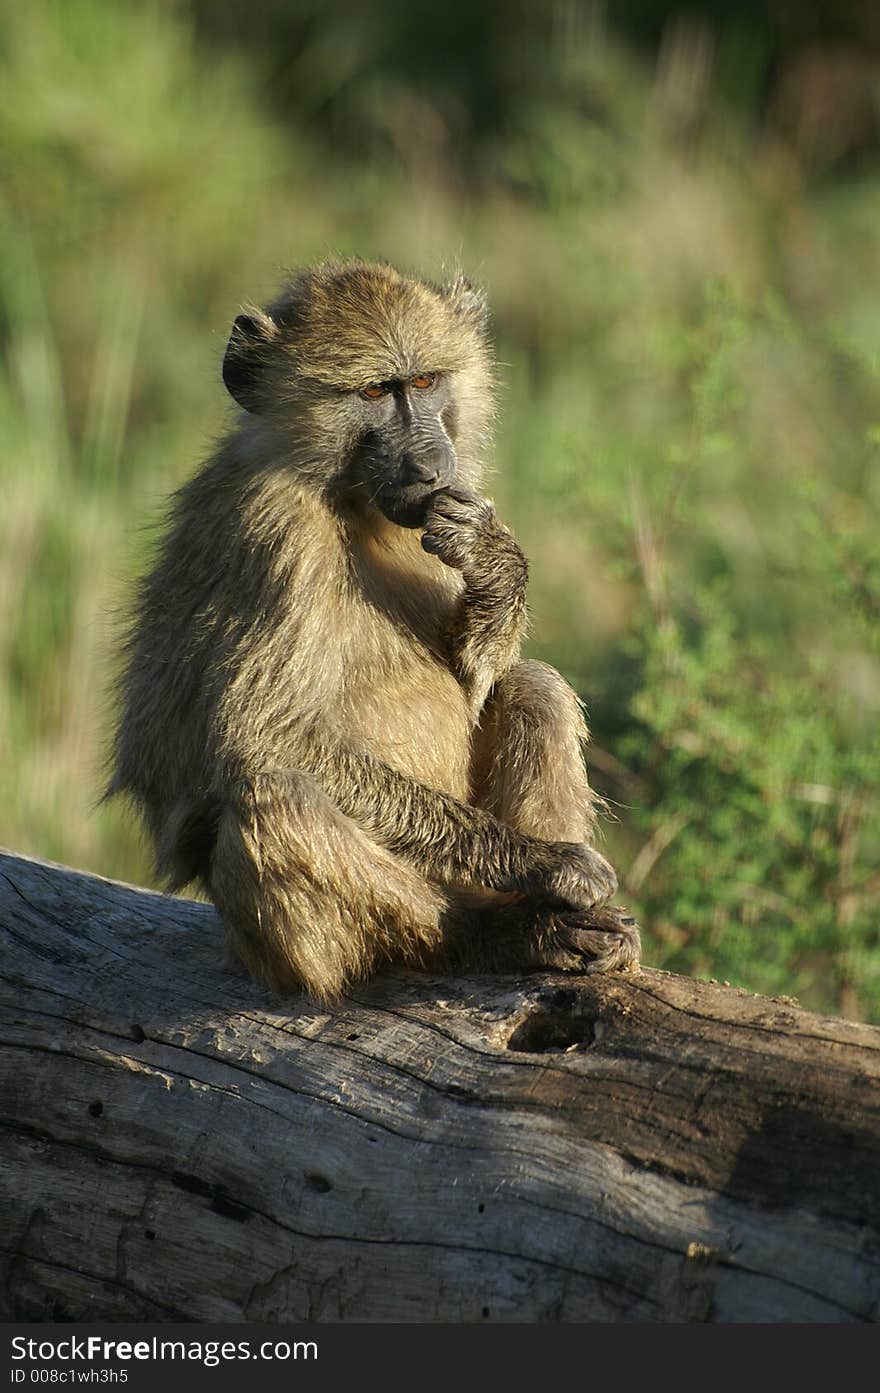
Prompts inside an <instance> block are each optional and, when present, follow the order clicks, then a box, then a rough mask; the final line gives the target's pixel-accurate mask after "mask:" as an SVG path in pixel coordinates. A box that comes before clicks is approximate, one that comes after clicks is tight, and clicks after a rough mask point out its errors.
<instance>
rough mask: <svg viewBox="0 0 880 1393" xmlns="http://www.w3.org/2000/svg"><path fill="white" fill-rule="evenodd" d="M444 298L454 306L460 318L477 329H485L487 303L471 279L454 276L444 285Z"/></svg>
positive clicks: (487, 312) (487, 318)
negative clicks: (451, 280)
mask: <svg viewBox="0 0 880 1393" xmlns="http://www.w3.org/2000/svg"><path fill="white" fill-rule="evenodd" d="M445 294H446V298H447V299H448V300H449V301H450V303H451V304H452V305H453V306H454V308H455V310H456V311H457V313H458V314H460V315H461V317H462V319H466V320H467V321H468V323H470V324H473V325H475V326H476V328H478V329H485V328H486V326H487V325H488V323H489V305H488V302H487V300H486V296H485V295H484V293H483V291H482V290H480V289H479V287H478V286H476V285H474V283H473V281H469V280H468V279H467V277H466V276H456V278H455V280H454V281H453V282H452V283H451V284H450V285H448V286H447V287H446V291H445Z"/></svg>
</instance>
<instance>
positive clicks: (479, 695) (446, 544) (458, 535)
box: [422, 488, 529, 712]
mask: <svg viewBox="0 0 880 1393" xmlns="http://www.w3.org/2000/svg"><path fill="white" fill-rule="evenodd" d="M422 546H423V547H424V549H425V551H429V552H431V553H433V555H435V556H438V557H439V558H440V560H441V561H443V562H445V563H446V565H447V566H452V567H454V568H455V569H456V570H460V571H461V573H462V578H463V579H464V593H463V595H462V598H461V602H460V604H459V607H458V610H457V611H456V614H455V616H454V618H453V621H452V626H451V629H450V632H449V635H448V645H449V650H450V657H451V660H452V663H453V665H454V667H455V669H456V671H457V673H458V675H459V677H460V679H461V682H462V684H463V686H464V687H465V689H466V691H467V692H468V695H469V697H470V699H471V705H472V709H473V710H474V711H475V712H479V711H481V710H482V707H483V703H484V702H485V700H486V697H487V695H488V693H489V691H490V690H491V688H492V687H493V686H494V684H495V682H497V680H498V678H499V677H502V676H503V675H504V673H505V672H507V671H509V669H510V668H511V667H512V666H513V664H514V663H515V662H516V660H517V658H518V657H519V648H520V642H521V640H522V636H523V632H524V630H525V625H526V582H527V580H528V572H529V568H528V562H527V561H526V558H525V556H524V555H523V553H522V551H521V550H520V547H519V545H518V543H517V541H516V539H515V537H514V536H513V534H512V533H511V532H510V531H509V529H508V528H506V527H505V526H504V524H503V523H502V522H501V521H500V520H499V518H498V515H497V513H496V512H495V509H494V507H493V506H492V504H491V503H490V502H489V501H488V499H485V498H481V497H480V496H479V495H478V494H476V493H472V492H471V491H470V490H466V489H460V488H451V489H442V490H441V491H440V492H439V493H436V494H434V496H433V498H432V500H431V506H430V508H429V511H428V515H427V518H426V522H425V533H424V536H423V538H422Z"/></svg>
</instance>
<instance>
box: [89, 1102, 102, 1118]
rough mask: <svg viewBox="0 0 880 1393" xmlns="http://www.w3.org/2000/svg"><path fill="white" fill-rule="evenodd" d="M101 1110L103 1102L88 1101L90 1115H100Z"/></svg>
mask: <svg viewBox="0 0 880 1393" xmlns="http://www.w3.org/2000/svg"><path fill="white" fill-rule="evenodd" d="M103 1111H104V1104H103V1103H98V1102H95V1103H89V1113H90V1114H91V1116H92V1117H100V1116H101V1113H102V1112H103Z"/></svg>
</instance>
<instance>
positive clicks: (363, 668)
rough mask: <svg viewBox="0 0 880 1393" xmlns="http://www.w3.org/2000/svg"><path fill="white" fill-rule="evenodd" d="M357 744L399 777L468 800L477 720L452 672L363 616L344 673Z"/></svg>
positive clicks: (348, 723) (381, 620) (390, 626)
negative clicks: (395, 770)
mask: <svg viewBox="0 0 880 1393" xmlns="http://www.w3.org/2000/svg"><path fill="white" fill-rule="evenodd" d="M341 696H342V701H341V708H342V709H341V715H342V719H343V722H344V725H345V728H346V730H347V731H348V732H349V734H350V737H351V739H352V740H353V741H354V742H356V743H357V744H359V745H362V746H363V748H365V749H367V750H369V751H370V753H372V754H374V755H376V756H377V758H379V759H382V760H384V761H385V762H386V763H387V764H390V765H391V766H392V767H393V768H394V769H397V770H399V771H400V772H401V773H403V774H408V775H409V776H410V777H411V778H413V779H417V780H418V781H419V782H420V783H423V784H428V785H429V786H430V787H431V788H436V789H440V790H442V791H444V792H446V793H451V794H454V795H455V797H457V798H463V799H467V797H468V791H469V766H470V751H471V734H472V720H471V715H470V712H469V709H468V703H467V699H466V696H465V693H464V691H463V689H462V687H461V685H460V684H459V682H458V680H457V679H456V677H455V676H454V674H453V673H452V671H451V670H450V668H449V667H448V666H447V665H446V664H445V663H444V662H443V661H442V660H441V659H440V658H439V657H438V656H436V655H435V653H433V652H432V651H431V650H430V649H429V648H428V647H427V646H426V645H425V644H424V643H423V642H422V641H421V639H420V638H417V637H416V636H415V635H413V634H407V633H406V632H405V631H401V630H400V629H399V628H397V627H396V626H395V624H394V623H392V621H391V620H390V619H388V617H387V616H384V615H382V614H376V613H375V612H374V613H371V614H364V615H363V616H361V622H360V624H359V625H358V626H356V627H355V631H354V642H353V643H352V645H351V647H350V650H349V652H348V653H347V654H346V660H345V661H344V667H343V681H342V692H341Z"/></svg>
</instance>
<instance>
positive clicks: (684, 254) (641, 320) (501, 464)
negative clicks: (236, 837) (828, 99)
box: [0, 0, 880, 1019]
mask: <svg viewBox="0 0 880 1393" xmlns="http://www.w3.org/2000/svg"><path fill="white" fill-rule="evenodd" d="M704 9H705V14H704V19H703V27H702V28H701V27H700V26H696V27H694V26H693V25H692V26H691V27H690V28H688V27H687V25H685V26H684V27H682V26H681V25H679V27H678V28H677V29H675V28H673V29H672V30H671V31H669V33H671V34H672V37H671V38H670V37H669V33H667V36H666V39H665V40H664V42H663V44H662V45H661V46H660V49H659V50H657V49H652V48H651V47H650V44H649V43H648V40H649V39H650V37H651V34H652V32H653V27H656V28H657V32H658V33H660V31H661V28H662V25H660V24H659V21H657V16H658V12H659V10H662V7H658V6H656V5H648V4H644V5H641V6H635V7H633V8H632V12H631V17H632V19H633V24H634V27H635V31H637V32H636V37H638V38H639V39H641V40H643V41H645V43H646V44H647V46H643V47H641V48H639V49H636V48H632V47H630V46H629V45H628V43H627V42H626V41H625V40H624V39H623V38H621V36H620V34H619V33H611V32H609V31H608V29H607V27H606V25H605V24H604V23H603V20H602V16H603V10H602V7H601V6H599V5H598V4H586V3H585V4H578V3H577V0H568V3H565V4H554V5H548V6H543V5H541V6H530V5H525V4H515V5H511V6H509V7H504V6H498V7H495V6H492V5H487V6H485V7H473V6H471V5H469V6H464V5H463V4H462V5H459V4H458V3H450V4H449V5H447V6H446V7H444V8H442V9H440V10H437V9H433V10H431V9H429V10H427V11H417V10H413V9H412V8H411V7H408V6H404V5H402V4H397V3H394V0H387V3H384V4H376V5H372V6H363V5H360V4H355V3H354V0H351V2H350V3H345V2H344V0H341V2H340V3H338V4H336V5H330V6H327V5H323V4H319V3H317V0H313V3H307V0H291V2H290V3H285V4H281V3H278V4H274V3H268V2H267V3H266V4H264V5H263V6H258V7H253V6H251V7H245V6H243V5H241V4H239V3H237V2H236V3H233V0H213V2H212V3H208V0H193V2H192V3H190V4H186V3H183V0H180V3H173V2H172V0H165V2H164V3H162V2H161V0H141V3H138V4H120V3H119V0H31V3H30V4H28V5H13V4H12V3H8V4H3V5H0V24H2V38H3V43H2V46H0V355H2V372H0V474H2V496H3V508H2V510H0V653H2V677H0V757H2V764H0V781H2V786H0V793H2V798H0V840H2V841H3V842H5V843H6V844H7V845H9V846H11V847H13V848H15V849H17V850H20V851H25V852H30V853H33V854H35V855H40V856H48V857H54V858H56V859H59V860H64V861H67V862H70V863H74V864H78V865H81V866H87V867H91V868H93V869H95V870H97V871H100V872H102V873H103V874H108V875H114V876H119V877H124V878H129V879H134V880H141V881H146V880H148V879H149V875H150V872H149V867H148V864H147V860H146V856H145V853H144V850H143V848H142V846H141V844H140V842H139V839H138V834H137V832H136V829H135V828H134V827H133V825H132V823H131V821H130V820H129V819H128V817H127V816H126V815H125V813H124V812H123V811H120V810H117V809H108V808H105V807H102V808H99V809H98V808H96V807H95V802H96V799H97V796H98V794H99V792H100V788H101V780H102V758H103V753H104V750H105V749H106V741H107V733H108V730H109V726H110V710H109V705H110V700H109V696H108V693H109V675H110V670H111V668H112V662H113V654H114V651H115V648H116V637H115V635H116V633H117V631H118V624H117V616H118V613H119V611H120V610H123V609H124V605H125V598H126V595H127V593H128V590H129V587H130V584H131V579H132V577H133V576H134V575H135V574H136V573H137V571H138V569H139V568H140V567H141V566H142V565H143V563H144V557H145V555H146V553H147V548H148V545H149V540H150V531H151V527H150V525H151V524H152V523H154V522H155V521H156V520H157V519H158V518H159V517H160V515H161V507H162V500H163V498H164V497H165V496H166V495H167V493H168V491H169V490H170V489H171V488H173V487H174V486H175V484H177V483H178V482H180V481H181V480H182V479H183V478H184V477H186V476H187V474H189V473H190V472H191V471H192V469H193V468H194V467H195V464H196V462H197V461H198V459H199V458H200V456H202V455H203V454H204V453H205V452H206V451H207V450H208V449H209V448H210V445H211V441H212V439H213V437H214V436H215V435H216V434H217V433H218V432H219V431H221V430H222V429H223V426H224V422H225V421H226V419H227V414H226V413H227V407H226V406H225V404H224V400H223V393H222V390H221V386H220V382H219V371H218V366H219V360H220V357H221V353H222V349H223V346H224V343H225V333H226V330H227V326H228V324H229V322H230V320H231V318H232V316H233V315H234V313H235V312H236V310H237V307H238V305H239V304H240V303H241V302H242V301H244V300H249V299H257V300H259V299H260V298H262V297H267V296H269V295H270V294H271V293H272V291H273V290H274V288H275V286H276V284H277V282H278V280H279V279H280V277H281V276H282V274H283V271H284V268H285V266H290V265H298V264H303V263H308V262H310V261H313V260H316V259H320V258H321V257H325V256H327V255H328V254H334V253H351V254H359V255H363V256H374V255H381V256H385V257H387V258H388V259H389V260H392V261H395V262H397V263H400V264H401V265H403V266H405V267H409V268H412V269H415V270H421V271H424V272H426V273H427V274H429V275H442V274H443V273H444V271H445V270H447V269H449V268H451V267H452V266H455V265H456V264H459V263H460V264H461V265H462V266H463V267H464V268H465V269H466V270H467V271H468V273H470V274H472V275H474V276H475V277H476V278H478V279H480V280H481V281H482V282H483V283H484V284H485V285H486V287H487V289H488V291H489V295H490V299H491V302H492V305H493V307H494V311H495V316H496V332H497V341H498V350H499V359H500V363H501V369H500V375H501V381H502V392H501V418H500V424H499V433H498V434H499V438H498V448H497V463H498V473H497V475H496V476H495V477H494V478H493V483H492V487H493V491H494V493H495V495H496V497H497V499H498V501H499V504H500V506H501V507H502V509H503V511H504V513H505V516H506V517H508V518H509V520H510V521H511V523H512V524H513V526H514V527H515V529H516V530H517V532H518V534H519V535H520V537H521V540H522V541H523V543H524V545H525V547H526V550H527V551H528V553H529V555H530V558H531V561H532V576H533V581H532V609H533V624H532V633H533V637H532V639H531V641H530V648H531V651H532V652H533V653H535V654H537V655H539V656H541V657H544V658H547V659H548V660H550V661H552V662H554V663H556V664H557V665H558V666H560V667H561V668H562V669H563V671H565V673H566V674H567V676H568V677H569V678H570V679H571V680H572V681H573V682H574V684H575V685H576V686H577V688H578V690H579V691H580V692H581V693H582V694H583V696H584V697H585V699H586V700H587V703H588V706H589V708H590V713H591V722H592V726H593V732H594V738H595V742H596V748H595V752H594V771H595V781H596V783H597V784H598V785H599V786H600V788H601V789H602V791H603V792H604V793H605V795H606V796H607V797H608V799H609V801H610V803H611V806H612V807H613V808H614V810H615V813H616V820H615V821H613V822H612V823H611V824H610V826H609V829H608V843H609V848H610V852H611V854H612V856H613V858H614V860H615V861H616V863H617V864H618V865H619V867H620V869H621V872H622V880H623V884H624V893H625V895H626V898H627V899H628V901H629V902H631V903H632V904H633V905H634V906H635V907H636V908H637V910H638V912H639V915H640V917H641V919H642V921H643V923H644V925H645V926H646V932H645V939H646V943H645V950H646V951H645V956H646V960H647V961H648V962H652V963H656V964H660V965H665V966H669V967H672V968H674V969H676V970H684V971H692V972H697V973H700V974H703V975H711V976H714V977H717V978H726V979H729V980H730V981H733V982H736V983H739V984H742V985H744V986H747V987H750V988H752V989H753V990H760V991H767V992H771V993H786V994H795V995H797V996H799V997H800V998H801V1000H802V1001H804V1002H805V1003H806V1004H808V1005H812V1006H815V1007H817V1008H822V1009H828V1010H832V1011H835V1012H844V1013H846V1014H851V1015H859V1016H862V1017H865V1018H873V1019H880V931H878V913H877V909H878V905H877V901H878V892H880V867H878V858H877V846H878V834H880V814H878V798H877V790H878V775H880V742H878V740H877V717H878V707H880V653H878V637H877V636H878V620H880V561H878V547H877V517H878V507H877V504H878V497H877V495H878V490H880V483H878V477H880V476H878V469H877V463H878V452H880V402H878V392H877V388H878V374H880V274H878V272H880V244H878V242H877V239H876V235H875V229H876V226H877V222H878V215H880V169H878V168H877V165H876V162H875V160H874V156H873V154H872V146H871V140H870V138H867V137H865V133H864V128H863V126H862V125H860V124H859V122H858V121H857V120H856V116H858V115H859V113H858V112H856V114H855V116H853V115H852V112H850V113H849V115H848V116H847V118H846V120H843V118H842V124H841V127H840V133H839V136H837V137H835V140H832V141H831V142H830V143H829V141H828V140H827V139H825V135H827V134H828V133H827V131H826V132H825V134H824V135H823V140H822V142H820V143H819V144H818V145H817V144H816V141H815V139H814V138H813V134H812V128H811V127H809V126H807V127H805V126H804V124H803V121H800V124H799V123H798V120H799V118H798V120H796V119H795V118H794V117H792V116H791V112H792V111H794V112H795V116H797V113H798V112H799V111H800V107H798V105H797V101H796V100H795V99H794V98H791V97H790V95H789V96H788V97H786V100H787V102H788V105H787V106H784V109H783V107H780V105H779V103H780V102H781V101H782V97H781V96H780V97H779V100H778V101H777V100H776V98H774V97H773V96H772V95H771V96H770V97H769V98H768V97H765V96H759V95H758V94H759V92H762V91H764V90H765V88H766V81H767V74H768V73H770V72H772V69H773V63H774V62H776V60H777V59H778V54H775V55H774V51H773V49H772V42H771V40H772V36H769V37H768V33H767V29H766V24H765V23H763V22H762V23H761V24H758V22H757V20H756V21H755V25H754V26H752V27H751V28H750V26H749V14H748V12H743V11H741V12H740V15H739V19H738V21H737V24H736V25H735V26H734V28H733V29H730V28H728V29H726V30H725V29H724V28H723V25H722V24H721V23H720V20H719V15H721V17H722V18H723V15H722V14H721V12H722V11H724V6H721V5H718V4H716V5H714V6H712V5H707V6H706V7H704ZM612 12H613V10H612ZM655 21H657V24H656V26H655ZM713 21H718V23H719V25H720V27H719V28H718V29H717V34H719V35H720V36H721V39H719V41H718V42H717V43H716V44H715V46H714V47H713V46H712V43H711V42H709V41H708V40H707V35H709V36H710V37H711V34H712V32H713V31H712V29H711V27H709V28H707V27H706V26H707V25H709V26H711V24H712V22H713ZM663 32H664V33H666V31H663ZM676 36H677V37H676ZM810 37H811V40H813V41H815V39H816V35H811V36H810ZM721 40H724V42H721ZM835 61H837V59H835ZM737 64H739V70H740V71H741V72H742V74H743V86H742V89H741V90H742V91H743V92H747V93H748V100H746V99H745V98H743V100H742V101H741V102H740V103H739V104H738V105H733V106H732V105H730V104H729V103H726V102H725V100H724V96H725V93H726V94H728V95H729V94H730V92H731V91H733V90H734V89H735V88H736V81H735V77H736V72H737ZM777 66H778V63H777ZM811 71H812V69H811ZM859 71H862V69H860V70H859ZM866 71H867V70H866ZM756 74H757V76H756ZM863 76H864V73H863ZM806 80H807V79H806V78H805V79H804V81H806ZM811 80H812V79H811ZM866 80H867V79H866ZM874 80H876V73H875V79H874ZM792 81H794V79H792ZM778 90H779V92H780V93H782V94H783V95H784V94H785V93H789V94H790V90H791V83H790V82H789V85H788V86H786V85H785V83H782V82H780V85H779V89H778ZM798 90H799V89H798ZM848 90H850V89H848ZM780 112H781V115H780ZM786 113H788V115H786ZM832 134H833V132H832ZM829 152H831V154H829ZM841 152H842V153H841ZM853 152H855V153H856V155H857V156H858V158H857V159H856V160H855V162H853V161H852V160H851V159H850V158H849V156H850V155H851V154H852V153H853ZM832 154H834V157H835V159H837V155H838V154H839V155H840V158H839V161H838V163H835V162H834V160H832Z"/></svg>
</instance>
